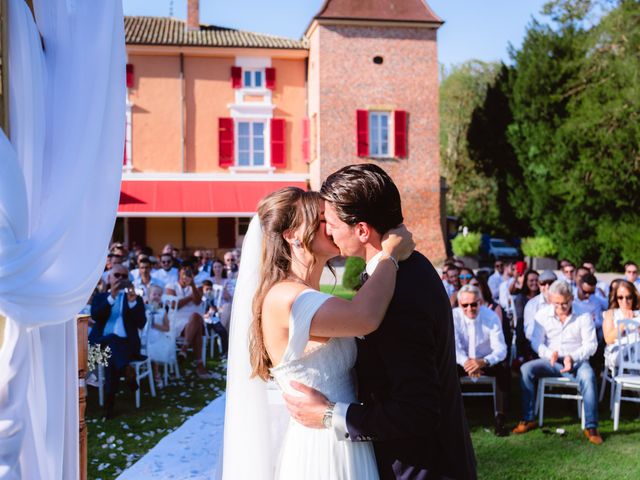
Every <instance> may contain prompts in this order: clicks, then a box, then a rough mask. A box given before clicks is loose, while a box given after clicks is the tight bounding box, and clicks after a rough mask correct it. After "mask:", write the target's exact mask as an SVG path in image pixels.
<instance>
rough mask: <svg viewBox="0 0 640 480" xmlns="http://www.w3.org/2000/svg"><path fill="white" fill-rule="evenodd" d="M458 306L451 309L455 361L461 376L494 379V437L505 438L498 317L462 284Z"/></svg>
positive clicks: (505, 381) (505, 376) (505, 388)
mask: <svg viewBox="0 0 640 480" xmlns="http://www.w3.org/2000/svg"><path fill="white" fill-rule="evenodd" d="M458 304H459V305H460V306H459V307H457V308H455V309H454V310H453V324H454V328H455V336H456V362H457V363H458V373H459V374H460V375H461V376H465V375H468V376H469V377H471V378H472V379H473V378H478V377H479V376H480V375H487V376H489V377H495V379H496V412H495V413H496V417H495V434H496V435H497V436H500V437H503V436H506V435H508V434H509V433H508V431H507V429H506V428H505V426H504V420H505V415H506V413H507V410H508V401H509V382H510V373H509V369H508V367H507V366H506V365H505V363H504V359H505V358H506V356H507V345H506V344H505V342H504V335H503V334H502V325H501V322H500V319H499V318H498V316H497V315H496V314H495V313H494V312H492V311H491V310H490V309H488V308H487V307H485V306H484V305H482V304H483V300H482V295H481V293H480V289H479V288H478V287H474V286H472V285H464V286H463V287H462V288H460V291H459V292H458Z"/></svg>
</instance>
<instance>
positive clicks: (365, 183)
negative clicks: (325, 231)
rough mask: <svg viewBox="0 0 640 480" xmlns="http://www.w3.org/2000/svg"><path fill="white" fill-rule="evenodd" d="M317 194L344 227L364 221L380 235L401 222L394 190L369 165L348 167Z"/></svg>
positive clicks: (382, 174)
mask: <svg viewBox="0 0 640 480" xmlns="http://www.w3.org/2000/svg"><path fill="white" fill-rule="evenodd" d="M320 194H321V195H322V197H323V198H324V199H325V200H327V201H328V202H331V203H332V204H333V206H334V207H335V209H336V213H337V214H338V217H339V218H340V220H342V221H343V222H345V223H346V224H348V225H355V224H356V223H358V222H366V223H368V224H369V225H371V226H372V227H373V228H374V229H375V230H376V231H377V232H378V233H380V234H383V233H385V232H387V231H388V230H390V229H392V228H394V227H397V226H398V225H400V224H401V223H402V221H403V218H402V205H401V203H400V192H398V188H397V187H396V185H395V184H394V183H393V180H391V177H390V176H389V175H387V172H385V171H384V170H383V169H381V168H380V167H378V166H377V165H374V164H372V163H361V164H359V165H348V166H346V167H344V168H341V169H340V170H338V171H337V172H334V173H332V174H331V175H329V176H328V177H327V179H326V180H325V181H324V183H323V184H322V188H321V189H320Z"/></svg>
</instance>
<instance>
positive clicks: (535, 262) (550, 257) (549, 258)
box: [521, 236, 558, 270]
mask: <svg viewBox="0 0 640 480" xmlns="http://www.w3.org/2000/svg"><path fill="white" fill-rule="evenodd" d="M521 248H522V253H524V255H525V256H527V257H530V260H529V264H530V265H531V268H533V269H535V270H556V269H557V268H558V261H557V260H556V259H555V255H556V254H557V253H558V249H557V248H556V246H555V244H554V243H553V240H551V239H550V238H549V237H545V236H539V237H527V238H523V239H522V244H521Z"/></svg>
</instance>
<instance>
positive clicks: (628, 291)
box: [602, 280, 640, 368]
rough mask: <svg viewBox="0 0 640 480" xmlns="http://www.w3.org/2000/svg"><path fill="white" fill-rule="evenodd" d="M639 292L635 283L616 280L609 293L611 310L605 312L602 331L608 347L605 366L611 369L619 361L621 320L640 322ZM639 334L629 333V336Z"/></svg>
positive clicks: (605, 354)
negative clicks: (619, 326)
mask: <svg viewBox="0 0 640 480" xmlns="http://www.w3.org/2000/svg"><path fill="white" fill-rule="evenodd" d="M638 301H639V299H638V291H637V290H636V287H635V286H634V285H633V283H631V282H629V281H627V280H614V281H613V282H612V283H611V289H610V293H609V310H607V311H606V312H604V314H603V321H602V331H603V333H604V340H605V342H606V343H607V346H606V347H605V350H604V360H605V364H606V365H607V367H609V368H614V367H615V366H616V363H617V361H618V347H617V345H616V340H617V339H618V322H619V321H620V320H628V319H634V320H639V321H640V312H639V311H638ZM629 334H634V335H636V336H638V332H637V331H636V332H627V335H629Z"/></svg>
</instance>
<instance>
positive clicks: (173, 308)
mask: <svg viewBox="0 0 640 480" xmlns="http://www.w3.org/2000/svg"><path fill="white" fill-rule="evenodd" d="M178 300H179V299H178V297H177V296H175V295H162V304H163V305H164V306H165V307H168V311H167V315H169V324H170V325H171V329H172V330H173V324H174V317H175V314H176V312H177V311H178ZM175 333H176V350H180V347H182V346H183V345H184V344H185V338H184V337H182V336H180V332H175ZM206 345H207V329H206V328H205V332H204V335H203V336H202V355H201V356H202V358H201V360H202V363H203V364H204V363H205V362H206V360H207V349H206V348H205V347H206ZM177 365H178V364H177V362H176V364H175V368H176V369H177V368H178V367H177ZM176 372H177V374H176V375H177V377H180V373H179V372H178V371H177V370H176Z"/></svg>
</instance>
